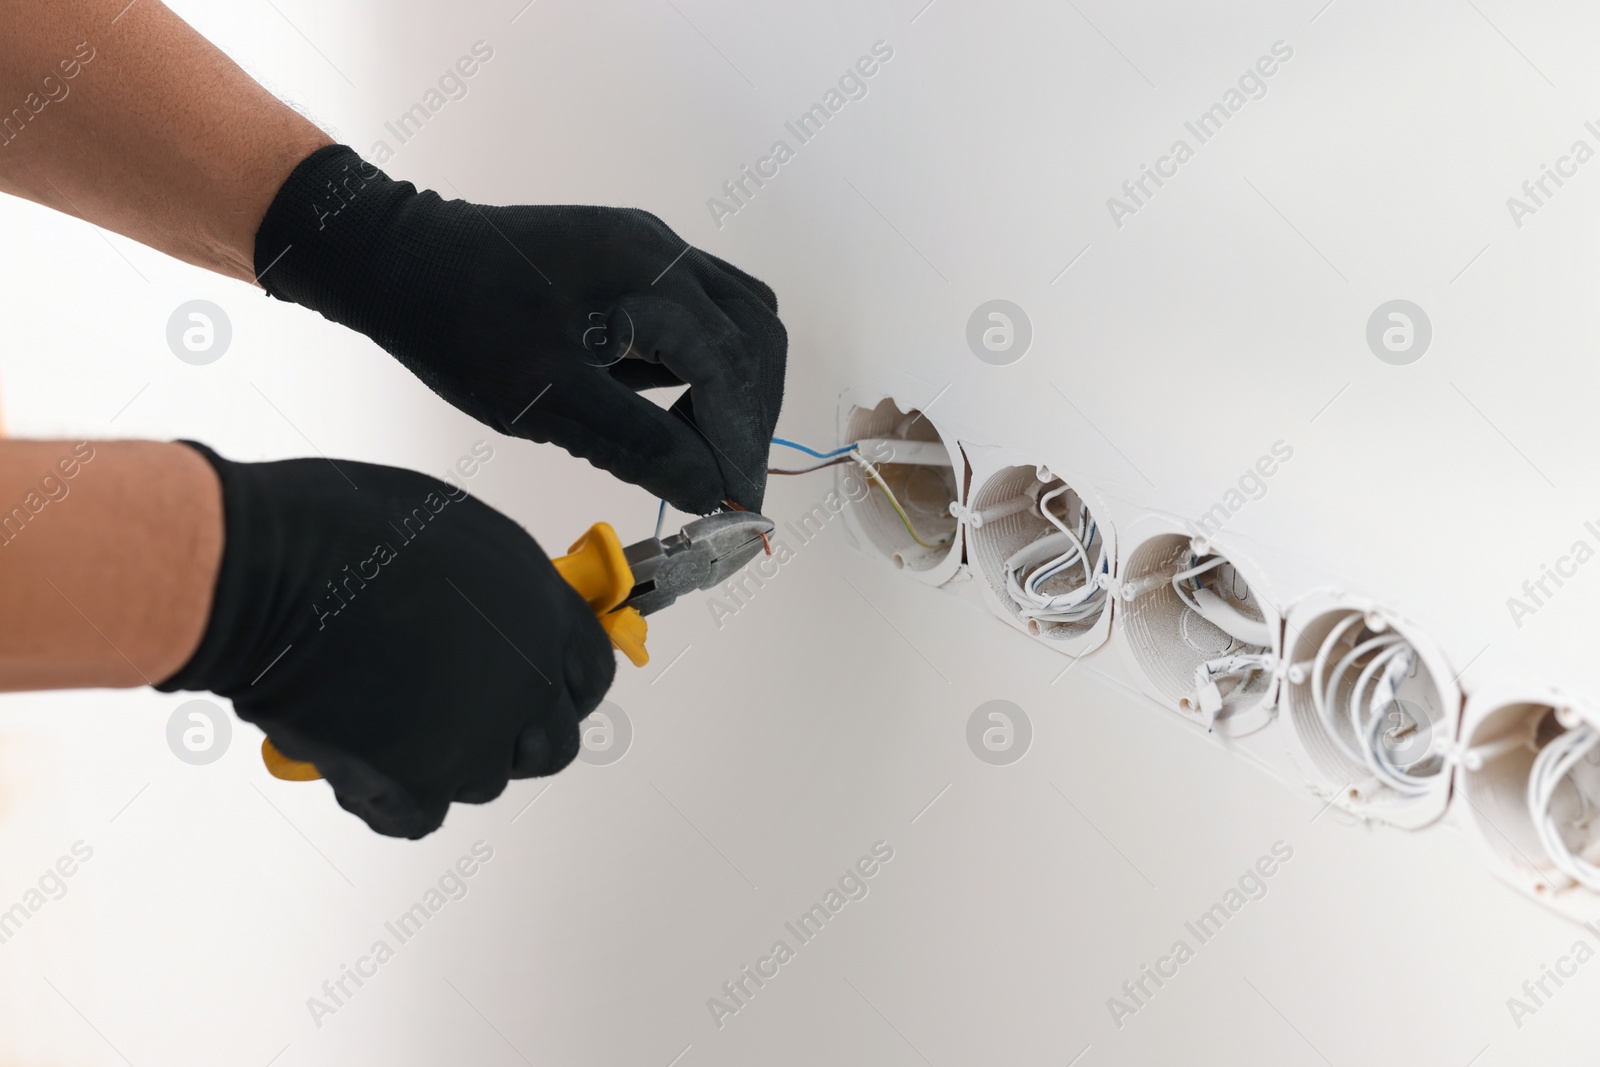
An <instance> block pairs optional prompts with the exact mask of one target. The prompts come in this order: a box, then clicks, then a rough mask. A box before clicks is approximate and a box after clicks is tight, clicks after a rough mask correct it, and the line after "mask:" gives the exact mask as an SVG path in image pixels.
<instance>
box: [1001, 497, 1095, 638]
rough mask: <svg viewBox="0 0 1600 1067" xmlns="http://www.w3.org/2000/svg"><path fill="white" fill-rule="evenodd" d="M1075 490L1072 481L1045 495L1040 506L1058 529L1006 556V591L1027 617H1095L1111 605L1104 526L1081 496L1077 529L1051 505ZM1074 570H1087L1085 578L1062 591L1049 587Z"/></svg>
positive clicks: (1054, 619)
mask: <svg viewBox="0 0 1600 1067" xmlns="http://www.w3.org/2000/svg"><path fill="white" fill-rule="evenodd" d="M1070 491H1071V490H1070V488H1069V487H1068V486H1066V485H1062V486H1060V487H1059V488H1057V489H1053V490H1051V491H1050V492H1047V493H1044V494H1042V495H1041V496H1040V497H1039V502H1038V505H1037V509H1036V510H1037V511H1038V513H1039V515H1040V516H1042V517H1043V518H1044V520H1045V521H1046V522H1048V523H1050V525H1052V526H1054V527H1055V528H1056V532H1055V533H1051V534H1046V535H1044V536H1043V537H1040V538H1037V539H1035V540H1034V541H1032V542H1030V543H1029V544H1027V545H1024V546H1023V547H1022V548H1020V549H1018V550H1017V551H1016V552H1013V553H1012V554H1011V555H1010V557H1008V558H1007V559H1006V561H1005V565H1004V568H1003V570H1004V572H1005V580H1006V592H1007V593H1008V594H1009V595H1010V597H1011V599H1012V602H1013V603H1015V604H1016V606H1017V611H1018V614H1020V615H1021V616H1022V618H1024V619H1029V620H1033V621H1037V622H1044V623H1083V622H1091V621H1093V620H1094V619H1095V618H1097V617H1098V616H1099V615H1100V613H1101V612H1102V611H1104V610H1105V601H1106V595H1105V590H1104V589H1103V588H1102V587H1101V585H1100V576H1101V575H1103V574H1105V575H1109V574H1110V573H1111V561H1110V560H1109V559H1108V558H1107V557H1106V546H1105V539H1104V538H1103V537H1101V536H1100V528H1099V526H1098V525H1097V524H1096V523H1095V521H1094V519H1093V518H1092V517H1091V516H1090V515H1089V508H1088V506H1087V505H1085V504H1084V503H1083V502H1082V501H1081V500H1080V501H1079V503H1078V528H1077V530H1076V531H1074V530H1072V529H1069V528H1068V527H1067V525H1066V523H1064V522H1062V521H1061V519H1059V518H1058V517H1057V516H1056V514H1055V512H1053V511H1051V510H1050V503H1051V501H1053V500H1055V499H1057V498H1059V497H1062V496H1064V495H1065V494H1067V493H1068V492H1070ZM1074 570H1081V571H1082V572H1083V579H1082V581H1081V582H1079V583H1077V584H1075V585H1071V586H1069V587H1068V588H1067V589H1066V590H1065V591H1062V592H1057V593H1051V592H1047V591H1046V589H1045V583H1047V582H1050V581H1052V580H1055V579H1059V580H1060V582H1068V581H1070V580H1071V578H1070V576H1069V575H1070V572H1071V571H1074ZM1058 584H1059V582H1058Z"/></svg>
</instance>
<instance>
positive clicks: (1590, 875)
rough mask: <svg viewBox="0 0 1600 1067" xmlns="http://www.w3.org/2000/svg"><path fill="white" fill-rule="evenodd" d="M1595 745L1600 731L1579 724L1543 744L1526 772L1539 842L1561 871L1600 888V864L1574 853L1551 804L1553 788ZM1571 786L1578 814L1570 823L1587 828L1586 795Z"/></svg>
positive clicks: (1588, 810) (1588, 813) (1529, 806)
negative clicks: (1531, 766) (1568, 845)
mask: <svg viewBox="0 0 1600 1067" xmlns="http://www.w3.org/2000/svg"><path fill="white" fill-rule="evenodd" d="M1597 745H1600V732H1596V731H1595V729H1594V728H1593V727H1590V726H1579V727H1577V728H1576V729H1572V730H1568V731H1567V732H1566V733H1563V734H1559V735H1557V736H1556V737H1555V738H1553V739H1552V740H1551V741H1550V743H1549V744H1547V745H1545V746H1544V748H1543V749H1542V750H1541V751H1540V752H1539V755H1538V756H1536V757H1535V758H1534V761H1533V769H1532V770H1531V771H1530V772H1529V775H1528V812H1529V814H1530V815H1532V816H1533V826H1534V829H1535V831H1537V832H1538V835H1539V843H1540V844H1541V845H1543V846H1544V850H1545V854H1546V855H1548V856H1549V857H1550V861H1551V862H1552V863H1554V864H1555V865H1556V868H1557V869H1558V870H1560V871H1561V873H1562V874H1565V875H1566V876H1567V877H1569V878H1571V879H1572V880H1573V881H1574V882H1577V883H1578V884H1579V885H1583V886H1587V887H1588V888H1590V889H1600V867H1596V866H1595V865H1594V864H1592V863H1590V862H1589V861H1588V860H1586V859H1583V858H1581V857H1579V856H1577V855H1574V854H1573V851H1572V849H1570V848H1568V847H1567V843H1566V841H1565V839H1563V838H1562V836H1561V828H1560V827H1559V826H1558V825H1557V824H1556V819H1555V816H1554V815H1553V814H1552V813H1551V811H1550V805H1551V801H1553V800H1554V799H1555V794H1556V789H1557V788H1558V787H1559V786H1560V785H1561V783H1562V782H1563V781H1564V780H1566V778H1567V776H1568V775H1569V774H1570V773H1571V772H1572V769H1573V768H1574V767H1576V766H1577V765H1578V761H1579V760H1581V759H1583V758H1584V757H1585V756H1587V755H1589V753H1591V752H1593V751H1594V749H1595V747H1596V746H1597ZM1573 789H1574V791H1575V792H1576V793H1577V794H1578V802H1579V805H1580V809H1579V813H1578V817H1577V818H1576V819H1575V820H1572V821H1571V823H1570V825H1574V826H1577V827H1581V828H1587V827H1588V824H1589V819H1590V817H1591V815H1592V812H1591V810H1590V807H1589V800H1588V797H1586V796H1585V795H1584V793H1583V790H1581V789H1578V788H1577V786H1576V785H1575V784H1574V786H1573Z"/></svg>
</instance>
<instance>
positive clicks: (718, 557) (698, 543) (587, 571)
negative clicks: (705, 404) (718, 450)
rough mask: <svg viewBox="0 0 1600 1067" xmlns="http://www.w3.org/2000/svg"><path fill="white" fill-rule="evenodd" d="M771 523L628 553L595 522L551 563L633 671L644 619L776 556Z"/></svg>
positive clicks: (310, 775) (698, 530) (271, 757)
mask: <svg viewBox="0 0 1600 1067" xmlns="http://www.w3.org/2000/svg"><path fill="white" fill-rule="evenodd" d="M775 529H776V527H775V526H774V525H773V523H772V520H771V519H768V518H766V517H765V516H762V515H757V514H756V513H755V512H753V511H719V512H717V513H716V514H715V515H707V516H705V517H704V518H700V519H695V520H694V521H693V522H691V523H689V524H688V525H687V526H685V527H684V528H683V529H682V530H681V531H680V532H678V533H675V534H673V535H672V536H670V537H666V538H660V537H651V538H647V539H646V540H643V541H640V542H638V543H637V544H632V545H629V546H628V547H627V548H624V547H622V541H621V539H620V538H618V537H617V532H616V531H615V530H613V529H612V528H611V525H610V524H609V523H604V522H597V523H595V524H594V525H593V526H591V527H589V529H588V531H587V532H586V533H585V534H584V535H583V536H582V537H580V538H578V540H577V541H576V542H575V543H574V544H573V546H572V548H571V549H570V550H569V551H568V552H567V554H566V555H565V556H560V557H558V558H556V559H553V560H551V561H550V562H551V563H553V564H555V568H556V572H557V573H558V574H560V575H561V577H562V578H563V579H565V580H566V582H567V584H568V585H570V586H572V587H573V588H574V589H576V590H577V591H578V595H579V596H581V597H583V599H584V600H586V601H588V604H589V607H590V608H592V609H593V610H594V613H595V615H596V616H598V617H599V619H600V625H601V627H602V628H604V629H605V632H606V635H607V636H608V637H610V638H611V643H612V645H614V646H615V647H616V648H617V649H618V651H620V652H621V653H622V654H623V655H625V656H627V657H628V659H629V660H631V661H632V662H633V665H634V666H635V667H643V666H644V665H645V664H646V663H649V662H650V653H648V652H646V651H645V647H644V640H645V633H646V629H647V628H646V625H645V621H644V617H645V616H646V615H649V614H651V613H652V612H656V611H660V610H661V609H662V608H664V607H667V606H668V605H669V604H671V603H673V602H674V601H676V600H677V599H678V598H679V597H680V596H682V595H683V594H684V593H690V592H693V591H694V590H696V589H711V588H713V587H715V586H717V585H720V584H722V583H723V582H724V581H726V580H727V579H729V578H731V577H733V576H734V575H735V574H736V573H738V571H739V568H741V567H743V566H744V565H745V564H746V563H749V562H750V561H751V560H752V559H754V558H755V556H756V553H758V552H760V551H762V550H763V549H766V550H767V551H768V552H770V551H771V547H770V543H769V541H768V536H769V535H770V534H771V533H772V532H773V530H775ZM261 759H262V761H263V762H264V763H266V765H267V771H268V772H269V773H270V774H271V775H272V776H273V777H274V778H282V779H284V780H286V781H292V782H305V781H314V780H315V779H318V778H321V777H322V775H321V773H320V772H319V771H318V770H317V768H316V767H315V766H313V765H312V764H310V763H303V762H301V761H299V760H292V759H289V758H288V757H287V756H285V755H283V754H282V753H281V752H279V751H278V750H277V749H276V748H275V747H273V744H272V742H271V741H269V740H266V739H263V740H262V742H261Z"/></svg>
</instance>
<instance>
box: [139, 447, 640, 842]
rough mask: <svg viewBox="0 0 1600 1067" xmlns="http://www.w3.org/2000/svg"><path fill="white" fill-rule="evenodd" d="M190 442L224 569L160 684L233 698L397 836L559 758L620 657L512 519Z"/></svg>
mask: <svg viewBox="0 0 1600 1067" xmlns="http://www.w3.org/2000/svg"><path fill="white" fill-rule="evenodd" d="M191 447H193V448H194V449H195V450H196V451H198V452H199V453H200V454H201V455H202V456H204V457H205V458H206V459H207V460H208V461H209V462H210V463H211V465H212V466H213V467H214V468H215V469H216V471H217V474H218V476H219V477H220V478H221V481H222V502H223V514H224V535H225V541H224V545H223V556H222V565H221V568H220V571H219V573H218V576H217V588H216V594H215V597H214V599H213V602H212V606H211V617H210V621H209V622H208V623H207V625H206V632H205V635H204V637H202V638H201V641H200V646H199V648H198V649H197V650H196V652H195V654H194V656H193V657H192V658H191V659H190V661H189V663H187V664H186V665H185V666H184V667H183V668H182V669H180V670H179V671H178V673H177V674H175V675H173V676H172V677H171V678H169V679H167V680H166V681H165V682H163V683H162V684H160V685H158V686H156V688H157V689H160V690H163V691H165V692H173V691H175V690H179V689H198V690H209V691H211V692H213V693H216V694H217V695H218V696H222V697H227V698H228V699H229V700H232V701H233V706H234V710H235V711H236V712H238V714H239V717H240V718H242V719H244V720H246V721H247V722H253V723H255V724H256V725H257V726H259V727H261V728H262V729H263V730H264V731H266V734H267V736H268V737H269V738H270V739H271V740H272V743H273V744H274V745H276V746H277V748H278V750H279V751H281V752H282V753H283V754H284V755H286V756H288V757H289V758H291V759H297V760H306V761H309V762H311V763H314V764H316V766H317V769H318V770H320V771H321V772H322V774H323V777H324V778H326V779H327V781H328V782H329V784H331V785H332V786H333V790H334V794H335V796H337V797H338V800H339V803H340V804H341V805H342V806H343V807H344V808H345V809H346V810H348V811H350V812H353V813H354V814H356V815H359V816H360V817H361V818H362V819H364V820H366V822H367V825H369V826H371V827H372V828H373V829H374V830H376V831H378V832H379V833H381V834H388V835H390V836H392V837H410V838H418V837H422V836H424V835H425V834H428V833H431V832H432V831H433V830H435V829H437V828H438V827H439V824H440V823H441V822H443V821H444V816H445V812H446V810H447V809H448V808H449V807H450V803H451V801H457V800H459V801H462V802H464V803H469V804H482V803H486V802H488V801H490V800H493V799H494V798H495V797H497V796H499V795H500V792H501V791H502V790H503V789H504V788H505V786H506V781H507V779H509V778H529V777H534V776H538V775H546V774H554V773H555V772H556V771H559V770H561V768H563V767H565V766H566V765H567V764H568V763H570V762H572V758H573V757H574V756H576V755H577V752H578V721H579V720H580V719H582V718H583V717H584V716H586V715H588V714H589V712H591V711H593V710H594V708H595V706H596V705H597V704H599V702H600V698H601V697H602V696H603V695H604V694H605V691H606V689H607V688H608V687H609V686H610V685H611V679H612V676H613V674H614V673H615V671H616V661H615V658H614V656H613V655H612V651H611V643H610V640H609V639H608V638H607V637H606V634H605V632H604V631H603V630H602V629H601V628H600V624H599V622H598V621H597V620H596V619H595V616H594V613H593V612H592V611H591V610H590V609H589V607H588V605H587V604H585V603H584V601H583V600H582V599H581V598H580V597H579V596H578V594H577V592H576V591H575V590H573V589H572V588H571V587H570V586H569V585H567V583H566V582H565V581H563V580H562V579H561V576H560V575H559V574H557V573H556V570H555V568H554V567H553V566H552V565H551V564H550V561H549V560H548V559H547V558H546V557H545V555H544V553H543V552H541V551H540V550H539V546H538V545H537V544H535V543H534V541H533V539H532V538H531V537H529V536H528V535H527V534H526V533H525V532H523V530H522V528H521V527H519V526H518V525H517V524H516V523H514V522H512V521H511V520H510V519H508V518H506V517H505V516H503V515H501V514H500V513H499V512H497V511H495V510H493V509H492V508H490V507H488V506H486V505H484V504H483V503H481V502H479V501H478V500H476V499H474V498H473V497H471V496H469V495H468V494H467V493H466V492H465V491H463V490H461V489H458V488H456V487H454V486H451V485H448V484H446V483H444V482H441V481H439V480H438V479H436V478H430V477H428V476H427V475H422V474H417V473H415V472H412V471H406V470H398V469H395V468H393V467H380V466H375V465H373V464H369V463H351V462H345V461H342V460H341V461H340V462H339V463H338V466H337V467H335V466H334V464H332V463H330V462H329V461H327V460H321V459H294V460H285V461H282V462H278V463H233V462H230V461H228V460H225V459H222V458H221V457H220V456H218V455H217V454H216V453H214V452H212V451H211V450H210V449H208V448H206V447H204V446H202V445H191ZM347 479H348V480H347ZM352 483H353V484H352Z"/></svg>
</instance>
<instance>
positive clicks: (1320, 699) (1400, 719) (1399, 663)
mask: <svg viewBox="0 0 1600 1067" xmlns="http://www.w3.org/2000/svg"><path fill="white" fill-rule="evenodd" d="M1341 648H1343V649H1344V651H1343V654H1342V655H1340V656H1339V658H1338V659H1337V660H1336V661H1335V662H1334V664H1333V666H1332V667H1331V668H1330V667H1329V665H1328V661H1329V659H1331V658H1332V657H1333V656H1334V655H1335V652H1336V650H1338V649H1341ZM1416 655H1417V654H1416V650H1415V649H1413V648H1412V647H1411V645H1410V644H1409V643H1408V642H1407V641H1406V640H1405V638H1403V637H1401V636H1400V635H1399V634H1397V633H1394V632H1393V631H1387V632H1383V633H1374V632H1372V631H1369V630H1367V629H1366V627H1365V626H1364V625H1363V617H1362V616H1361V615H1359V614H1356V613H1351V614H1349V615H1347V616H1346V617H1345V618H1343V619H1341V620H1339V622H1338V623H1337V624H1336V625H1335V626H1334V627H1333V629H1332V630H1330V631H1329V632H1328V636H1327V637H1326V638H1324V639H1323V641H1322V644H1321V647H1319V648H1318V649H1317V655H1316V659H1315V660H1314V661H1313V663H1312V668H1311V700H1312V704H1313V705H1314V706H1315V707H1316V711H1317V716H1318V717H1319V718H1320V719H1321V721H1322V724H1323V726H1324V727H1325V728H1326V729H1327V732H1328V735H1329V736H1330V737H1331V738H1332V739H1333V741H1334V743H1335V744H1336V745H1337V746H1338V747H1339V748H1340V749H1341V750H1342V751H1343V752H1344V754H1345V755H1346V756H1348V757H1349V758H1350V759H1351V760H1352V761H1354V762H1355V763H1357V764H1361V765H1364V766H1365V767H1366V768H1367V769H1368V770H1370V771H1371V772H1372V775H1373V777H1375V778H1376V779H1377V780H1378V781H1379V782H1381V783H1383V784H1384V785H1386V786H1388V787H1389V788H1391V789H1393V790H1395V791H1396V792H1399V793H1403V794H1405V795H1408V796H1415V795H1418V794H1421V793H1425V792H1427V791H1428V790H1430V789H1432V788H1434V787H1435V786H1436V785H1437V784H1438V777H1437V776H1438V772H1439V770H1440V767H1441V763H1440V761H1439V760H1438V759H1435V758H1432V757H1433V755H1434V753H1433V752H1432V748H1433V740H1434V739H1433V738H1432V736H1431V734H1427V735H1425V736H1424V739H1425V740H1426V741H1427V743H1428V744H1427V746H1426V747H1425V748H1424V749H1423V750H1422V752H1421V753H1420V754H1418V756H1417V758H1415V759H1411V760H1407V761H1405V762H1404V763H1402V762H1401V761H1400V760H1398V759H1396V758H1395V756H1394V753H1395V752H1396V751H1397V750H1399V749H1401V748H1402V747H1409V746H1407V745H1403V744H1402V742H1405V741H1406V738H1408V737H1409V736H1411V735H1412V734H1414V733H1415V732H1416V731H1425V730H1427V729H1428V728H1429V726H1430V725H1431V724H1430V723H1428V722H1417V721H1414V717H1415V715H1416V714H1417V713H1418V712H1417V711H1416V710H1415V709H1413V708H1412V707H1411V706H1410V705H1409V704H1407V703H1405V702H1402V701H1400V700H1398V699H1397V698H1396V693H1397V691H1398V690H1399V687H1400V682H1401V680H1402V679H1404V678H1405V677H1407V676H1408V675H1409V674H1411V672H1412V669H1413V668H1414V667H1415V666H1416V662H1417V660H1416Z"/></svg>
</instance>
